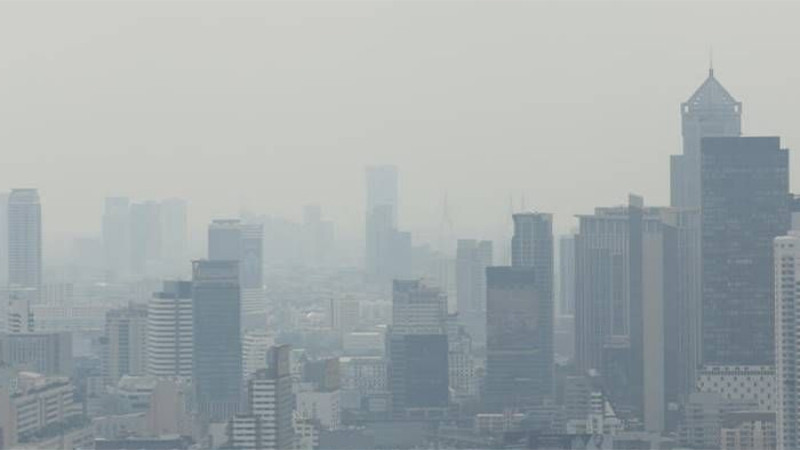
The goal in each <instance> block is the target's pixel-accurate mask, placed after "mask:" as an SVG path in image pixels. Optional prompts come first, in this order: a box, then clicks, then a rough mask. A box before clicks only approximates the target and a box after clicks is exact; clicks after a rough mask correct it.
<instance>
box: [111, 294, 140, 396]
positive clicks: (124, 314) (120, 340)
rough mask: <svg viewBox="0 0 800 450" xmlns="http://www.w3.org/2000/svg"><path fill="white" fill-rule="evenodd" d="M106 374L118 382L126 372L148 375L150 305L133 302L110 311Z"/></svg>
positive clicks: (112, 380) (112, 381)
mask: <svg viewBox="0 0 800 450" xmlns="http://www.w3.org/2000/svg"><path fill="white" fill-rule="evenodd" d="M103 344H104V345H103V350H104V358H103V362H104V364H103V375H104V377H105V380H106V383H107V384H112V385H113V384H116V383H117V382H118V381H119V379H120V378H122V376H123V375H144V374H145V371H146V369H147V308H146V307H143V306H139V305H131V306H129V307H127V308H121V309H115V310H111V311H108V313H106V329H105V336H104V337H103Z"/></svg>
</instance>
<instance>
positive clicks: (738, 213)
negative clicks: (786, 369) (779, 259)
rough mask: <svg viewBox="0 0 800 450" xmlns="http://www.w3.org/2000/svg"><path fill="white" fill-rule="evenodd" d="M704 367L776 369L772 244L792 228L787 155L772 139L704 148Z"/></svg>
mask: <svg viewBox="0 0 800 450" xmlns="http://www.w3.org/2000/svg"><path fill="white" fill-rule="evenodd" d="M701 147H702V150H701V154H702V158H701V159H702V162H701V187H702V190H701V194H702V199H701V208H702V215H701V230H702V235H701V238H702V239H701V245H702V287H703V288H702V289H703V290H702V314H701V317H702V328H701V329H702V361H703V364H707V365H729V366H739V365H771V364H774V361H775V358H774V355H775V351H774V345H775V344H774V340H773V336H774V332H773V320H774V292H775V287H774V285H773V281H774V272H773V270H774V268H773V240H774V239H775V238H776V237H778V236H783V235H785V234H786V232H787V231H788V229H789V226H790V215H789V199H790V197H789V167H788V164H789V152H788V150H786V149H782V148H781V147H780V139H779V138H777V137H741V138H740V137H714V138H705V139H703V141H702V144H701Z"/></svg>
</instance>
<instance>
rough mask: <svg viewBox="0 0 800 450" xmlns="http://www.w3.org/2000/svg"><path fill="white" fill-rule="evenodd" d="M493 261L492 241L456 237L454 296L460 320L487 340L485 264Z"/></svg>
mask: <svg viewBox="0 0 800 450" xmlns="http://www.w3.org/2000/svg"><path fill="white" fill-rule="evenodd" d="M491 265H492V242H491V241H476V240H474V239H459V240H458V242H457V243H456V299H457V301H458V317H459V321H460V322H461V323H463V324H465V325H466V327H467V331H468V332H469V334H470V335H471V336H472V337H473V338H474V339H475V340H477V341H479V342H481V343H483V342H485V340H486V268H487V267H489V266H491Z"/></svg>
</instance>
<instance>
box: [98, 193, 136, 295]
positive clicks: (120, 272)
mask: <svg viewBox="0 0 800 450" xmlns="http://www.w3.org/2000/svg"><path fill="white" fill-rule="evenodd" d="M103 249H104V253H105V268H106V272H107V275H108V277H109V278H111V279H114V278H120V277H124V276H126V275H127V274H128V273H129V272H130V264H131V212H130V200H128V198H127V197H109V198H106V201H105V209H104V211H103Z"/></svg>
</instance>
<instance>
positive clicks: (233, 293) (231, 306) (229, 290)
mask: <svg viewBox="0 0 800 450" xmlns="http://www.w3.org/2000/svg"><path fill="white" fill-rule="evenodd" d="M192 269H193V270H192V274H193V280H192V309H193V314H192V316H193V327H192V328H193V331H194V333H193V336H194V337H193V341H194V345H193V349H192V350H193V354H194V364H193V369H192V374H193V378H194V384H195V391H196V394H197V401H198V404H199V406H200V410H201V411H202V412H203V413H204V414H206V416H207V417H208V418H210V419H212V420H227V419H228V418H229V417H230V416H231V415H232V414H234V413H236V412H237V410H238V408H239V402H240V396H241V387H242V340H241V334H240V333H241V330H240V328H241V326H240V299H239V268H238V261H195V262H194V263H193V267H192Z"/></svg>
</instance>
